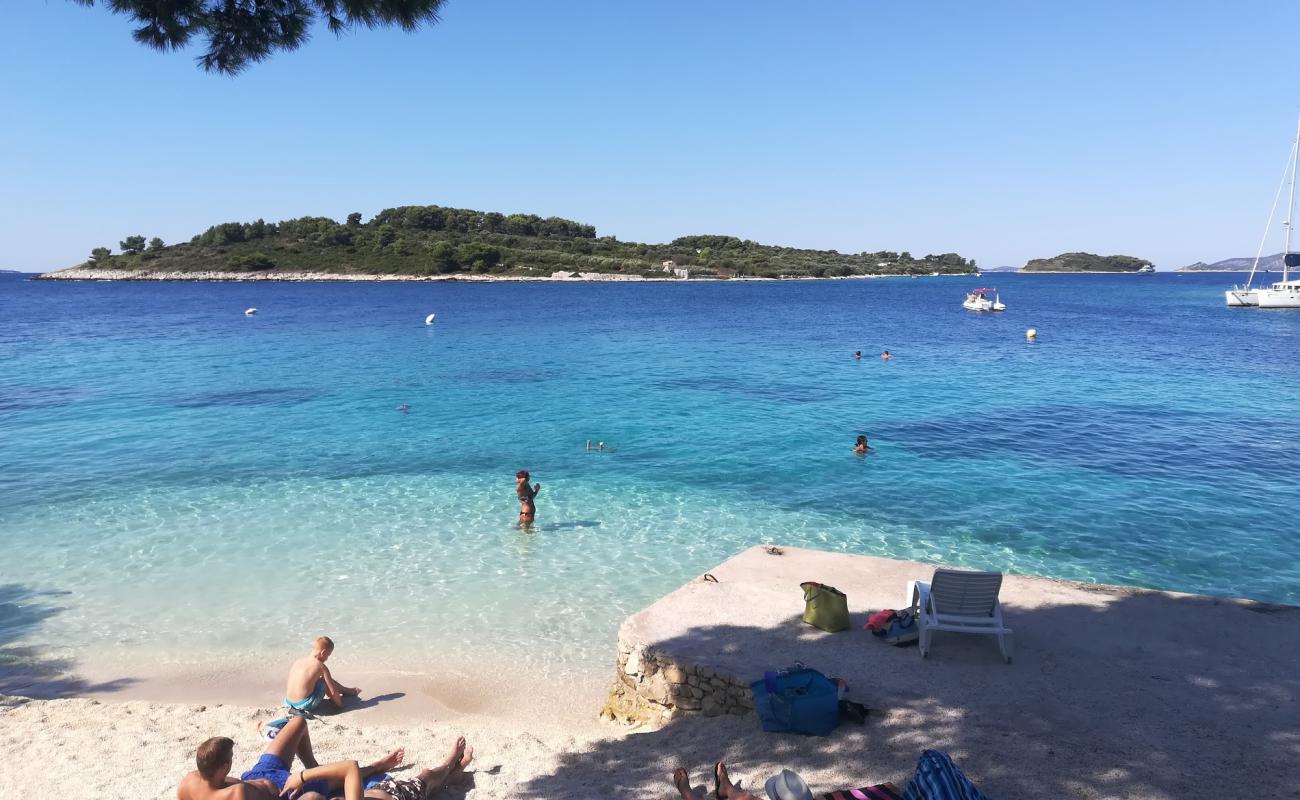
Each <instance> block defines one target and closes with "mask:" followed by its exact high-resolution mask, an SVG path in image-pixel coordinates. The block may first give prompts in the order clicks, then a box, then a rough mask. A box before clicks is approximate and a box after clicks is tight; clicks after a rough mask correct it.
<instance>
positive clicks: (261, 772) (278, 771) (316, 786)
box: [239, 753, 330, 797]
mask: <svg viewBox="0 0 1300 800" xmlns="http://www.w3.org/2000/svg"><path fill="white" fill-rule="evenodd" d="M239 779H240V780H241V781H270V782H271V785H273V786H274V787H275V790H276V791H277V792H278V791H283V789H284V783H285V781H287V780H289V765H288V764H286V763H284V760H283V759H282V758H280V757H279V756H277V755H272V754H271V753H263V754H262V757H261V758H259V759H257V763H256V764H254V765H253V768H252V769H250V770H249V771H248V772H245V773H244V774H243V775H240V776H239ZM329 787H330V785H329V781H321V780H315V781H307V782H306V783H304V784H303V786H302V789H301V790H299V792H298V794H306V793H307V792H320V793H321V794H323V795H325V796H326V797H328V796H329ZM296 796H297V795H295V797H296Z"/></svg>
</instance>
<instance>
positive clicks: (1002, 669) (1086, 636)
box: [0, 548, 1300, 800]
mask: <svg viewBox="0 0 1300 800" xmlns="http://www.w3.org/2000/svg"><path fill="white" fill-rule="evenodd" d="M933 569H934V567H933V565H927V564H921V563H917V562H908V561H897V560H889V559H879V558H870V557H864V556H852V555H846V554H842V553H827V552H820V551H812V550H801V549H796V548H785V549H784V551H783V553H782V554H781V555H780V556H773V555H768V554H766V553H765V552H764V550H763V548H751V549H749V550H746V551H744V552H742V553H741V554H739V555H738V556H736V557H735V558H732V559H730V560H728V561H727V562H725V563H723V564H721V565H718V566H717V567H715V568H713V570H712V571H711V572H712V574H714V575H715V576H716V578H717V582H703V581H698V580H697V581H692V582H690V583H688V584H686V585H685V586H683V587H682V588H680V589H678V590H677V591H675V592H673V593H671V594H669V595H667V596H666V597H664V598H662V599H661V600H660V601H658V602H656V603H654V604H652V605H651V606H649V607H648V608H646V609H645V610H643V611H641V612H639V613H637V614H635V615H633V616H632V617H631V618H629V619H628V621H627V623H625V625H624V626H623V629H622V631H620V635H619V639H620V641H619V649H626V648H627V647H628V646H629V645H632V646H636V647H639V648H643V649H644V650H647V651H652V652H655V653H657V654H658V656H660V657H664V658H669V659H672V660H674V661H676V662H677V663H681V664H684V665H690V664H698V665H701V666H703V665H709V666H710V668H712V669H715V670H716V674H717V675H718V676H719V677H721V676H723V675H737V676H740V677H741V678H742V679H743V680H749V679H752V678H754V677H755V676H756V675H757V674H759V673H760V672H761V670H762V669H768V668H779V667H780V666H782V665H786V664H788V663H793V662H794V661H796V660H801V661H805V662H807V663H808V664H809V665H810V666H815V667H818V668H820V669H822V670H824V671H825V672H827V674H830V675H832V676H838V677H845V678H847V679H848V681H849V685H850V687H851V689H850V692H851V697H852V698H853V699H856V700H858V701H860V702H863V703H865V704H866V705H868V706H869V707H870V708H871V709H872V713H871V715H870V718H869V719H868V721H867V723H866V724H865V725H864V726H861V727H859V726H855V725H842V726H841V727H840V729H839V730H837V731H836V732H835V733H834V734H833V735H832V736H830V737H827V738H811V737H810V738H805V737H801V736H792V735H775V734H767V733H763V732H762V731H761V729H760V727H759V722H758V719H757V718H756V717H755V715H753V714H752V713H751V714H745V715H735V714H732V715H727V714H720V715H716V716H709V715H708V714H707V713H706V714H701V713H685V714H683V713H678V714H675V715H665V717H666V718H670V721H668V722H666V723H665V724H662V725H660V724H658V723H659V722H660V720H655V721H653V722H649V723H644V724H636V725H629V724H625V723H617V722H610V721H605V720H602V719H600V718H599V717H598V713H597V712H598V710H599V707H600V703H601V702H602V701H603V698H604V696H605V692H606V690H607V689H608V688H609V687H610V686H611V685H613V683H614V677H615V674H614V670H613V664H612V662H613V661H614V658H615V649H616V648H615V647H614V643H612V642H611V670H610V673H609V674H608V675H607V676H606V678H607V679H605V680H602V679H601V677H600V676H595V675H593V676H589V677H587V678H585V679H581V680H576V681H573V680H570V681H567V682H566V681H548V680H545V679H541V678H539V677H538V676H530V675H515V676H514V677H513V679H510V678H508V677H505V676H503V674H502V673H500V672H494V671H493V669H498V668H499V666H500V665H497V666H496V667H493V668H488V666H487V665H485V667H484V669H483V670H482V671H480V672H478V673H475V672H474V671H472V669H471V670H469V671H462V672H460V673H457V674H447V673H443V674H419V673H409V674H394V673H392V672H386V673H376V672H369V673H368V672H365V671H364V669H363V668H362V665H363V663H364V658H362V657H361V656H360V655H359V654H350V655H349V657H348V659H346V660H343V659H340V660H339V661H338V662H337V663H336V664H335V669H336V672H337V673H338V674H340V675H341V676H342V675H346V676H347V677H348V678H349V679H350V680H352V681H354V682H355V683H357V684H359V685H361V686H362V687H363V697H362V700H361V701H360V702H356V703H353V704H352V705H351V706H350V707H349V709H347V710H345V711H344V712H342V713H339V714H336V715H332V716H329V717H326V718H324V719H322V720H319V721H316V722H313V723H312V727H311V732H312V740H313V743H314V745H315V748H316V752H317V754H318V756H319V758H320V759H321V760H322V761H327V760H334V759H341V758H357V759H359V760H362V761H365V760H373V759H376V758H379V757H380V756H382V755H384V754H385V753H387V752H388V751H389V750H391V749H392V748H394V747H398V746H402V747H406V748H407V751H408V753H409V758H408V762H410V763H412V764H422V763H427V762H431V761H435V760H436V759H438V758H439V757H440V755H441V754H442V753H444V752H445V751H446V749H447V747H448V746H449V744H450V742H451V741H452V740H453V739H454V737H455V736H456V735H459V734H463V735H465V736H466V737H467V738H468V739H469V740H470V742H471V743H473V744H474V745H475V747H476V749H477V753H478V758H477V764H476V768H475V769H474V770H473V781H472V784H470V785H469V786H467V787H464V788H460V789H456V790H449V791H448V795H447V796H452V797H459V796H468V797H471V798H506V797H528V798H588V797H589V798H598V797H608V796H633V797H669V796H671V787H670V783H669V781H668V776H669V775H670V773H671V771H672V769H673V768H674V767H675V766H677V765H679V764H680V765H684V766H686V767H688V768H689V769H690V770H691V772H692V775H693V777H694V779H695V781H696V782H697V783H698V782H700V781H703V780H704V776H705V775H706V774H707V772H708V769H709V766H710V765H711V764H712V763H713V761H715V760H718V759H723V760H726V761H727V762H728V763H729V764H731V765H732V766H733V774H734V775H736V776H738V777H742V778H746V779H747V784H748V785H754V784H760V783H761V782H762V781H763V780H765V779H766V778H767V777H768V776H770V775H772V774H775V773H777V772H779V771H780V770H781V769H783V768H790V769H793V770H795V771H797V772H799V773H800V774H801V775H802V776H803V777H804V778H805V779H806V780H807V781H808V782H809V783H810V785H812V786H813V787H814V788H816V789H818V790H821V791H829V790H832V789H837V788H847V787H851V786H852V787H855V786H860V785H867V784H873V783H879V782H884V781H893V782H896V783H900V784H902V783H905V782H906V781H907V779H908V778H909V777H910V775H911V772H912V769H913V767H914V765H915V762H916V759H917V757H918V756H919V754H920V753H921V751H922V750H924V749H927V748H936V749H940V750H944V751H947V752H949V753H950V754H951V755H952V757H953V758H954V759H955V760H956V761H957V763H958V764H959V765H961V767H962V768H963V769H964V770H965V771H966V772H967V774H968V775H969V777H971V779H972V780H974V781H975V783H976V784H977V785H978V786H980V788H981V789H982V790H983V791H985V792H987V793H988V794H989V796H990V797H997V798H1015V797H1031V796H1052V797H1075V798H1146V799H1149V800H1174V799H1175V798H1179V799H1180V800H1181V799H1183V798H1213V797H1218V796H1220V795H1221V794H1222V793H1223V791H1224V789H1225V787H1238V788H1244V787H1249V788H1250V791H1249V792H1248V795H1249V796H1256V797H1286V796H1292V794H1291V793H1293V792H1294V787H1295V786H1296V785H1298V784H1300V766H1298V765H1300V727H1298V726H1297V725H1296V722H1295V720H1296V716H1295V709H1296V705H1297V702H1300V684H1298V683H1297V680H1296V678H1295V674H1294V669H1293V666H1294V659H1295V655H1296V653H1297V652H1300V609H1297V608H1295V607H1291V606H1277V605H1267V604H1260V603H1252V602H1248V601H1237V600H1226V599H1219V598H1209V597H1199V596H1195V595H1181V594H1176V593H1168V592H1155V591H1147V590H1134V589H1126V588H1123V587H1107V586H1095V585H1088V584H1078V583H1073V582H1068V581H1056V580H1052V579H1046V578H1032V577H1021V576H1008V577H1007V578H1006V580H1005V582H1004V585H1003V591H1002V598H1003V601H1004V605H1005V607H1006V613H1007V619H1008V623H1009V624H1010V625H1011V626H1012V627H1013V629H1015V630H1016V635H1015V660H1014V663H1012V664H1005V663H1003V662H1002V659H1001V658H1000V657H999V656H998V654H997V649H996V647H995V646H994V644H993V643H992V642H991V641H990V640H988V639H986V638H984V637H970V636H958V635H953V634H947V635H942V634H941V635H940V637H939V638H937V639H936V642H935V644H934V652H933V654H932V655H931V657H930V658H928V659H924V660H923V659H921V658H920V656H919V655H918V653H917V652H916V650H915V648H894V647H889V646H888V645H884V644H883V643H881V642H878V641H876V640H874V639H873V638H872V637H871V636H869V635H867V634H866V633H864V632H863V631H861V630H860V624H861V622H862V619H863V618H864V614H865V611H864V610H863V609H864V606H865V607H866V608H868V609H869V608H877V607H888V606H891V605H896V604H897V602H896V601H897V600H900V599H901V598H900V597H898V595H900V593H901V592H900V590H901V587H902V586H903V585H904V584H905V582H906V580H907V579H909V578H925V577H928V575H929V573H930V572H932V571H933ZM803 578H816V579H819V580H823V581H826V582H829V583H833V584H834V585H836V586H838V587H840V588H842V589H843V590H844V591H845V592H846V593H847V594H848V595H849V597H850V606H851V608H852V609H853V611H854V616H853V625H852V627H851V628H850V630H849V631H848V632H844V633H839V634H834V635H830V634H824V633H821V632H818V631H816V630H814V629H812V628H810V627H809V626H807V625H804V624H803V623H801V622H800V621H799V613H800V611H801V608H802V602H801V599H800V597H799V595H798V591H797V585H798V580H799V579H803ZM123 664H124V662H121V661H120V660H119V661H117V662H112V661H111V660H110V659H107V658H105V659H88V660H87V661H86V666H85V667H84V668H82V669H79V670H78V680H77V682H73V683H66V684H59V683H58V682H57V681H52V680H49V679H46V680H45V681H43V682H39V683H33V684H32V688H33V689H35V690H39V689H42V688H43V689H46V690H48V691H50V692H51V693H61V694H64V695H74V696H69V697H64V698H60V699H44V700H27V699H23V698H19V697H13V696H8V697H6V698H5V699H3V701H0V751H3V752H4V753H5V754H6V756H7V758H6V759H5V760H4V761H3V762H0V796H3V797H17V796H22V794H23V793H24V791H25V787H27V783H26V782H27V781H28V780H30V775H31V773H30V770H28V769H26V768H24V767H22V766H21V765H26V764H43V765H57V767H56V769H55V772H58V773H60V774H64V773H66V774H67V775H68V776H69V778H71V779H72V780H74V781H76V786H77V791H76V792H75V793H74V795H73V796H77V797H81V796H87V797H89V796H96V795H102V794H112V795H123V794H125V795H131V796H141V797H151V798H167V797H170V796H172V793H173V792H174V788H175V785H176V782H177V781H178V780H179V779H180V777H181V776H183V775H184V774H185V772H186V771H187V770H188V769H189V768H190V766H191V764H192V758H193V751H194V748H195V747H196V746H197V745H198V743H200V742H201V741H203V740H204V739H206V738H208V737H209V736H214V735H225V736H230V737H231V738H233V739H235V740H236V758H235V766H236V768H237V769H242V768H246V766H247V765H249V764H251V763H252V761H254V760H255V758H256V754H257V752H258V751H260V749H261V747H262V744H261V742H260V740H259V738H258V736H257V734H256V726H257V724H258V723H259V722H261V721H265V720H268V719H270V718H272V715H273V714H275V706H276V698H277V697H278V691H279V687H280V686H281V685H282V680H283V678H282V664H281V662H280V661H278V660H277V659H275V658H267V659H264V660H259V661H256V662H253V661H249V660H247V659H244V660H236V661H227V662H221V663H215V664H214V665H213V666H211V667H210V668H207V669H205V670H195V669H194V668H192V667H189V668H181V667H166V666H157V665H155V666H154V667H152V668H150V667H148V666H147V665H146V664H145V663H144V662H142V661H140V662H137V663H136V665H135V666H134V667H131V668H126V667H124V666H123ZM643 672H644V670H643ZM128 674H130V675H131V676H132V678H131V679H129V680H128V679H125V678H126V676H127V675H128ZM710 674H713V673H710ZM114 676H116V679H115V678H114ZM0 686H3V687H4V688H5V689H6V690H7V691H10V692H12V691H13V690H14V688H15V687H18V688H21V685H20V684H19V683H17V682H16V681H15V680H14V679H12V677H10V678H7V679H6V681H5V682H4V683H3V684H0ZM706 711H707V709H706ZM142 754H145V755H142ZM399 774H400V773H399ZM412 774H413V773H412Z"/></svg>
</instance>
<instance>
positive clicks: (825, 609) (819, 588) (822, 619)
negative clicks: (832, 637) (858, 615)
mask: <svg viewBox="0 0 1300 800" xmlns="http://www.w3.org/2000/svg"><path fill="white" fill-rule="evenodd" d="M799 588H801V589H803V599H804V604H805V605H804V611H803V621H804V622H806V623H808V624H809V625H811V626H813V627H814V628H820V629H822V630H824V631H826V632H827V633H835V632H836V631H843V630H847V629H848V627H849V598H847V597H845V596H844V592H841V591H840V590H839V589H836V588H835V587H834V586H827V585H826V584H824V583H816V582H813V581H804V582H803V583H801V584H799Z"/></svg>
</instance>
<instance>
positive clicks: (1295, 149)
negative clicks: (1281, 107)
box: [1282, 120, 1300, 283]
mask: <svg viewBox="0 0 1300 800" xmlns="http://www.w3.org/2000/svg"><path fill="white" fill-rule="evenodd" d="M1298 162H1300V120H1296V126H1295V145H1294V146H1292V148H1291V198H1290V200H1289V201H1288V202H1287V212H1286V247H1285V249H1284V251H1283V253H1282V281H1283V282H1284V283H1285V282H1286V280H1287V261H1289V260H1290V259H1291V228H1292V224H1291V223H1292V221H1293V220H1294V219H1295V170H1296V164H1297V163H1298Z"/></svg>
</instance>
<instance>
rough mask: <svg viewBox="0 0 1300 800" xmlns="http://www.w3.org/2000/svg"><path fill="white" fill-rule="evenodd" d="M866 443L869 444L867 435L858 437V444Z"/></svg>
mask: <svg viewBox="0 0 1300 800" xmlns="http://www.w3.org/2000/svg"><path fill="white" fill-rule="evenodd" d="M866 443H867V437H866V436H865V435H863V434H859V435H858V444H866Z"/></svg>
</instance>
